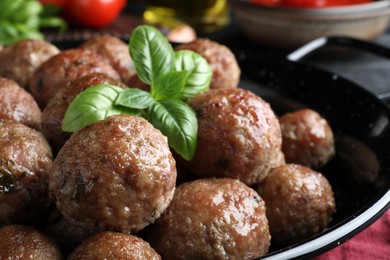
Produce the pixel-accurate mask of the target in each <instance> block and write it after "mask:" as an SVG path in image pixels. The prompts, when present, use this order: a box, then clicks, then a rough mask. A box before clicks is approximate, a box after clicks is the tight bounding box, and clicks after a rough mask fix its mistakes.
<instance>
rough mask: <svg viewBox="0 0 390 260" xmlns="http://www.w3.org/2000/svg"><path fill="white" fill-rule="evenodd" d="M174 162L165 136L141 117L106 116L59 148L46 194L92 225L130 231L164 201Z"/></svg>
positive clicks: (147, 221) (170, 191)
mask: <svg viewBox="0 0 390 260" xmlns="http://www.w3.org/2000/svg"><path fill="white" fill-rule="evenodd" d="M175 182H176V167H175V161H174V159H173V157H172V154H171V151H170V149H169V147H168V144H167V140H166V137H165V136H163V135H162V134H161V132H160V131H158V130H157V129H156V128H154V127H153V126H152V125H151V124H150V123H149V122H148V121H146V120H145V119H143V118H141V117H135V116H129V115H117V116H110V117H108V118H106V119H105V120H102V121H100V122H98V123H96V124H93V125H91V126H89V127H86V128H83V129H82V130H80V131H79V132H77V133H75V134H73V135H72V136H71V138H70V139H69V140H68V141H67V142H66V143H65V145H64V146H63V147H62V148H61V150H60V151H59V153H58V155H57V157H56V159H55V160H54V163H53V167H52V170H51V175H50V195H51V196H52V198H53V199H55V200H56V204H57V208H58V209H59V210H60V211H61V213H62V214H63V215H64V216H65V217H67V218H69V219H72V220H74V221H75V222H78V223H79V224H80V225H82V226H84V227H86V228H91V229H95V230H112V231H120V232H125V233H128V232H136V231H139V230H141V229H142V228H144V227H145V226H147V225H149V224H150V223H152V222H154V221H155V220H156V219H157V218H158V217H159V216H160V215H161V213H162V212H163V211H164V210H165V209H166V207H167V206H168V204H169V203H170V201H171V199H172V196H173V192H174V189H175Z"/></svg>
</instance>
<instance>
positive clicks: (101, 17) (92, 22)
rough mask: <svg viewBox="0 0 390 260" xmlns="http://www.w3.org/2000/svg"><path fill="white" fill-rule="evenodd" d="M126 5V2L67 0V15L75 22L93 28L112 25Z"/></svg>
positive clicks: (115, 0) (116, 0)
mask: <svg viewBox="0 0 390 260" xmlns="http://www.w3.org/2000/svg"><path fill="white" fill-rule="evenodd" d="M125 5H126V0H67V5H66V15H67V17H69V18H68V19H72V21H73V22H76V23H79V24H81V25H84V26H87V27H91V28H101V27H105V26H107V25H109V24H111V23H112V22H113V21H114V20H115V19H116V17H117V16H118V15H119V13H120V12H121V11H122V9H123V8H124V7H125Z"/></svg>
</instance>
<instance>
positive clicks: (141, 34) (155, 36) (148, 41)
mask: <svg viewBox="0 0 390 260" xmlns="http://www.w3.org/2000/svg"><path fill="white" fill-rule="evenodd" d="M129 49H130V55H131V58H132V59H133V61H134V65H135V68H136V70H137V74H138V77H139V78H140V80H141V81H142V82H144V83H146V84H148V85H151V83H152V81H153V80H154V79H156V78H157V77H158V76H159V75H161V74H165V73H167V72H169V71H172V70H173V68H174V56H175V55H174V51H173V48H172V46H171V45H170V44H169V42H168V40H167V39H166V37H164V35H163V34H162V33H161V32H160V31H159V30H157V29H156V28H154V27H152V26H149V25H140V26H138V27H137V28H136V29H135V30H134V31H133V33H132V34H131V38H130V43H129Z"/></svg>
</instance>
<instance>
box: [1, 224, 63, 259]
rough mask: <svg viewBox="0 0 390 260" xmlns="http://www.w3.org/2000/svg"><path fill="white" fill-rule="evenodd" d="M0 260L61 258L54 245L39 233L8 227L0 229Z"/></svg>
mask: <svg viewBox="0 0 390 260" xmlns="http://www.w3.org/2000/svg"><path fill="white" fill-rule="evenodd" d="M0 259H39V260H41V259H42V260H44V259H47V260H57V259H58V260H61V259H63V257H62V254H61V251H60V250H59V248H58V247H57V245H56V243H55V242H54V241H53V240H51V239H50V238H49V237H47V236H46V235H44V234H43V233H42V232H41V231H38V230H37V229H35V228H33V227H29V226H22V225H9V226H4V227H1V228H0Z"/></svg>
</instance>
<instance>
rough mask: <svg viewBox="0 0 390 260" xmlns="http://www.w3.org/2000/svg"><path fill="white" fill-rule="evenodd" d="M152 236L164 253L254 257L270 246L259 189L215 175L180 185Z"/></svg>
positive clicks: (185, 256)
mask: <svg viewBox="0 0 390 260" xmlns="http://www.w3.org/2000/svg"><path fill="white" fill-rule="evenodd" d="M148 239H149V241H150V244H151V245H152V247H153V248H154V249H155V250H156V251H157V252H159V253H160V254H161V256H162V257H163V258H164V259H253V258H256V257H260V256H262V255H265V254H266V253H267V252H268V249H269V246H270V239H271V238H270V234H269V228H268V221H267V218H266V213H265V205H264V201H263V200H262V199H261V198H260V196H259V195H258V194H257V193H256V191H254V190H253V189H251V188H249V187H248V186H246V185H245V184H244V183H242V182H240V181H239V180H235V179H230V178H210V179H199V180H195V181H192V182H187V183H184V184H181V185H179V186H178V187H177V189H176V191H175V195H174V197H173V200H172V202H171V204H170V205H169V207H168V209H167V210H166V211H165V212H164V213H163V215H162V216H161V218H159V219H158V220H157V221H156V223H155V224H153V225H152V226H151V227H150V231H149V235H148Z"/></svg>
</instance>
